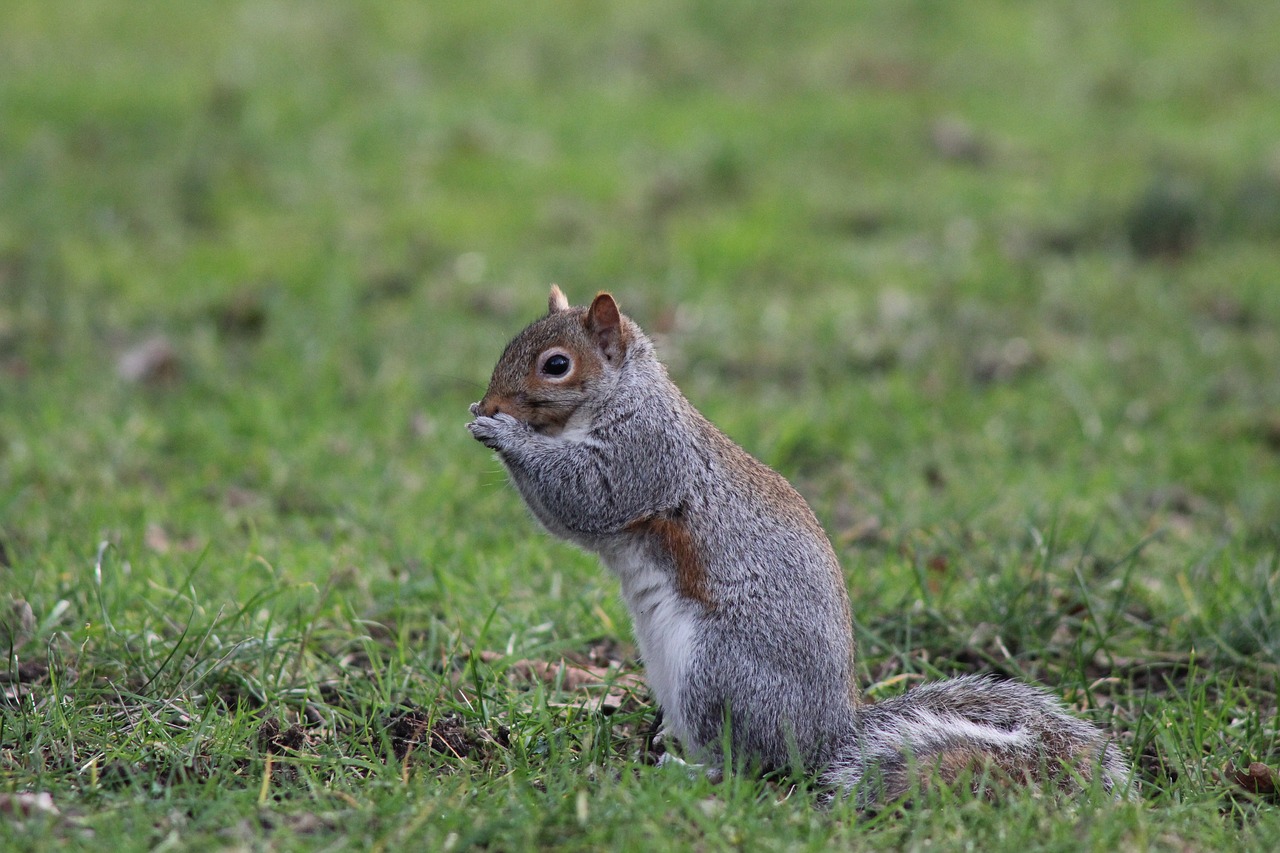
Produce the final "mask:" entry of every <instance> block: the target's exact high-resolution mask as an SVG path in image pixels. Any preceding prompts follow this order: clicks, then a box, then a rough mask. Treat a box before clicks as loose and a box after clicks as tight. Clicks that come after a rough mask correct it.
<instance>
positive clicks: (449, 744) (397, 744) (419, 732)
mask: <svg viewBox="0 0 1280 853" xmlns="http://www.w3.org/2000/svg"><path fill="white" fill-rule="evenodd" d="M380 724H381V725H382V727H383V729H384V731H385V732H386V735H387V739H388V740H389V741H391V748H392V749H393V750H395V754H396V758H397V759H399V760H401V761H403V760H404V759H405V758H406V757H407V756H408V755H410V753H413V752H415V751H419V752H420V751H421V750H422V748H423V747H425V748H426V749H427V750H429V751H431V752H437V753H441V754H443V755H451V756H453V757H454V758H473V759H482V758H485V757H487V756H489V755H490V754H492V752H493V749H494V747H495V746H501V747H505V746H507V745H508V743H507V730H506V729H499V730H498V735H497V736H496V737H495V736H494V735H493V734H491V733H490V732H489V731H488V730H486V729H484V728H481V727H479V726H474V727H473V726H468V725H467V724H466V721H465V720H464V719H463V718H462V716H461V715H460V714H445V715H444V716H442V717H437V716H433V715H432V714H431V713H430V712H428V711H424V710H422V709H421V708H414V707H401V708H400V709H399V710H397V711H396V712H395V713H392V714H389V715H388V716H386V717H384V718H383V719H382V720H381V721H380Z"/></svg>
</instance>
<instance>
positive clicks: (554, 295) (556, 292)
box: [547, 284, 569, 314]
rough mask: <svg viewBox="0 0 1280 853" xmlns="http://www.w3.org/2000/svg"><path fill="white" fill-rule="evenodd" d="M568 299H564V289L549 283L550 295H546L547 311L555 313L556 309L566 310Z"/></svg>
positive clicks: (567, 308)
mask: <svg viewBox="0 0 1280 853" xmlns="http://www.w3.org/2000/svg"><path fill="white" fill-rule="evenodd" d="M568 310H569V300H568V299H565V297H564V291H562V290H561V289H560V285H558V284H553V285H551V295H550V296H549V297H547V313H548V314H555V313H556V312H558V311H568Z"/></svg>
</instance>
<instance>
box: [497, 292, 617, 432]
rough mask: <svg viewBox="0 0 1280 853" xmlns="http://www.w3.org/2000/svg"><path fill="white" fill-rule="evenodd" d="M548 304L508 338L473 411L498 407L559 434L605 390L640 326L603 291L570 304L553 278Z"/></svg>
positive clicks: (528, 422)
mask: <svg viewBox="0 0 1280 853" xmlns="http://www.w3.org/2000/svg"><path fill="white" fill-rule="evenodd" d="M547 309H548V310H547V315H546V316H545V317H543V318H542V319H540V320H537V321H535V322H534V323H532V324H531V325H529V326H528V327H527V328H526V329H525V330H524V331H523V332H521V333H520V334H518V335H516V337H515V339H514V340H512V341H511V343H509V344H507V348H506V349H505V350H504V351H503V353H502V357H501V358H500V359H498V366H497V367H495V368H494V370H493V377H492V378H491V379H490V380H489V388H488V390H486V391H485V394H484V397H483V398H481V400H480V402H479V403H477V404H476V408H475V410H474V411H475V412H476V413H477V414H480V415H484V416H487V417H493V416H494V415H496V414H498V413H499V412H501V413H504V414H508V415H511V416H512V417H514V418H515V419H516V420H519V421H523V422H525V423H527V424H529V425H530V426H532V427H533V428H534V429H536V430H538V431H539V432H544V433H548V434H552V435H558V434H559V433H560V432H561V431H562V430H563V429H564V428H565V426H566V425H567V424H568V422H569V419H570V418H571V417H573V415H574V413H575V412H577V411H578V409H579V408H581V407H582V406H583V405H584V404H586V403H588V402H589V401H591V400H593V399H596V398H598V397H599V396H600V394H601V393H602V392H603V391H606V390H607V388H608V386H609V385H610V384H611V383H612V380H613V379H614V378H616V376H617V374H618V371H619V370H620V369H621V366H622V363H623V360H624V359H625V357H626V355H627V351H628V348H629V347H630V346H631V345H632V343H633V342H634V341H635V340H636V339H637V338H638V337H640V336H641V332H640V330H639V329H638V328H637V327H636V326H635V324H634V323H632V322H631V321H630V320H629V319H627V318H626V317H624V316H622V314H621V312H619V311H618V303H617V302H615V301H614V299H613V297H612V296H610V295H609V294H608V293H600V294H599V295H598V296H596V298H595V299H594V300H593V301H592V303H591V305H590V307H587V308H582V307H573V306H571V305H569V301H568V300H567V299H565V296H564V294H563V293H562V292H561V291H560V288H559V287H557V286H556V285H554V284H553V285H551V296H550V297H549V298H548V300H547Z"/></svg>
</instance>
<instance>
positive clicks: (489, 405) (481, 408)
mask: <svg viewBox="0 0 1280 853" xmlns="http://www.w3.org/2000/svg"><path fill="white" fill-rule="evenodd" d="M500 411H501V409H499V408H498V404H497V403H496V402H494V401H493V400H490V399H489V398H488V397H485V398H484V399H483V400H481V401H480V402H479V403H476V404H475V405H474V406H472V413H473V414H476V415H479V416H480V417H485V418H491V417H493V416H494V415H496V414H498V412H500Z"/></svg>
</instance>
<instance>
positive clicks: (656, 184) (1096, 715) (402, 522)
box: [0, 0, 1280, 853]
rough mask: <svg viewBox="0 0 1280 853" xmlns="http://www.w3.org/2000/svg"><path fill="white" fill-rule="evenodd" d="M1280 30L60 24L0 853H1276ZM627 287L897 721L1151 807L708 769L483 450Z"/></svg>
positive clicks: (184, 20) (40, 99)
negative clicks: (973, 707)
mask: <svg viewBox="0 0 1280 853" xmlns="http://www.w3.org/2000/svg"><path fill="white" fill-rule="evenodd" d="M1277 44H1280V5H1277V4H1275V3H1273V2H1242V1H1240V2H1232V0H1201V2H1154V0H1136V2H1131V3H1125V4H1115V3H1103V2H1097V1H1096V0H1083V2H1079V3H1075V4H1054V3H1034V2H1033V3H1015V2H1006V1H1002V0H969V2H966V3H962V4H961V3H956V4H947V3H937V2H925V0H915V2H899V3H878V4H871V3H848V2H835V0H793V2H783V3H776V4H771V5H767V6H760V7H756V8H750V9H748V8H747V7H746V6H744V5H743V4H737V3H728V2H724V0H690V1H689V2H675V0H654V1H653V2H649V3H643V4H641V3H626V2H614V0H608V2H598V3H583V2H571V0H551V1H550V2H543V3H535V4H530V5H528V6H523V5H517V4H508V3H498V2H491V0H471V2H439V3H426V2H416V3H410V2H402V0H385V2H350V3H332V2H298V0H294V2H283V1H281V2H277V0H258V2H252V3H209V2H196V0H172V2H169V3H165V4H158V3H118V2H106V0H38V2H37V1H36V0H10V2H8V3H6V4H5V10H4V12H3V26H0V581H2V584H0V648H3V649H4V650H5V651H6V652H7V654H8V662H7V665H6V666H5V667H3V668H0V817H2V818H3V820H0V847H4V848H6V849H54V848H57V849H62V848H63V847H65V846H70V847H72V848H97V849H123V850H128V849H155V848H164V849H174V848H177V849H187V848H193V849H217V848H223V847H227V848H243V849H264V848H265V849H312V848H323V849H365V848H373V849H390V850H396V849H459V850H460V849H465V848H468V847H487V848H490V849H496V850H516V849H529V848H533V847H550V848H558V849H599V848H602V847H618V848H624V849H638V848H645V849H666V848H677V849H679V848H687V847H693V848H697V849H721V848H729V847H748V848H751V849H797V848H800V849H825V848H828V847H831V846H834V845H837V844H839V845H842V846H846V847H866V848H875V849H902V848H909V849H923V848H941V849H953V848H955V849H961V848H971V849H979V850H1018V851H1020V853H1022V851H1031V850H1076V849H1100V850H1114V849H1161V850H1164V849H1167V850H1215V849H1274V848H1276V847H1278V846H1280V794H1278V793H1277V785H1278V784H1280V778H1278V776H1277V774H1278V773H1280V740H1278V739H1280V711H1278V709H1277V706H1278V702H1280V109H1277V108H1276V92H1277V91H1280V52H1277V50H1276V45H1277ZM553 281H554V282H558V283H559V284H560V285H561V287H563V288H564V290H565V292H566V293H567V294H568V295H569V297H570V299H571V300H573V301H574V302H576V303H582V302H585V301H586V300H588V299H589V298H590V297H591V296H592V295H594V294H595V292H596V291H597V290H600V289H609V290H610V291H612V292H613V293H614V294H615V295H616V297H617V299H618V301H619V303H620V304H621V306H622V308H623V310H624V311H626V312H627V313H629V314H630V315H631V316H632V317H633V318H635V319H636V320H637V321H638V322H639V323H640V324H641V325H642V326H644V327H645V328H646V329H647V330H648V331H650V332H651V333H652V334H653V335H654V337H655V338H656V340H657V341H658V345H659V348H660V352H661V354H662V357H663V359H664V361H666V363H667V364H668V365H669V367H670V370H671V373H672V375H673V377H674V378H675V379H676V381H677V382H678V383H679V384H680V386H681V387H682V388H683V390H684V391H685V393H686V395H687V396H688V397H689V398H690V399H691V400H692V401H693V402H694V403H695V405H697V406H698V407H699V408H700V409H701V410H702V411H703V412H704V413H705V414H706V415H707V416H708V417H709V418H710V419H711V420H712V421H714V422H715V423H717V424H718V425H720V426H721V427H722V428H723V429H724V430H725V431H726V432H727V433H729V434H730V435H731V436H732V437H733V438H735V439H736V440H737V441H738V442H739V443H741V444H742V445H743V446H745V447H746V448H747V449H748V450H749V451H751V452H752V453H754V454H755V455H756V456H758V457H760V458H761V459H762V460H764V461H765V462H767V463H768V464H770V465H772V466H773V467H775V468H777V469H778V470H779V471H781V472H782V473H783V474H785V475H786V476H787V477H788V478H790V479H791V480H792V481H793V482H794V483H795V484H796V485H797V487H798V488H799V489H800V490H801V491H802V492H803V494H804V495H805V496H806V497H807V498H808V499H809V501H810V503H811V504H812V505H813V507H814V510H815V511H816V512H817V514H818V516H819V518H820V519H821V520H822V521H823V523H824V524H825V526H826V527H827V529H828V531H829V532H830V533H831V536H832V539H833V541H834V542H835V544H836V547H837V551H838V553H839V555H840V558H841V560H842V563H843V565H844V567H845V571H846V576H847V579H848V584H849V589H850V593H851V596H852V599H853V604H854V616H855V623H856V624H855V632H856V634H857V637H858V640H859V643H860V649H861V655H862V656H861V660H860V670H861V675H862V681H863V683H864V685H866V686H867V687H868V688H869V696H870V698H872V699H876V698H883V697H885V696H890V695H893V694H895V693H897V692H900V691H901V690H903V689H905V688H907V687H909V686H911V685H913V684H916V683H918V682H919V681H921V680H923V679H926V678H936V677H942V676H945V675H949V674H957V673H965V672H991V673H995V674H998V675H1004V676H1010V677H1017V678H1022V679H1030V680H1035V681H1039V682H1041V683H1043V684H1045V685H1046V686H1048V687H1050V688H1051V689H1052V690H1053V691H1055V692H1057V693H1059V694H1060V695H1062V696H1063V697H1064V698H1065V699H1066V700H1067V701H1068V703H1069V704H1070V705H1071V706H1072V707H1073V708H1075V709H1076V710H1077V711H1079V712H1080V713H1082V714H1084V715H1086V716H1088V717H1090V718H1091V719H1094V720H1096V721H1097V722H1099V723H1100V724H1102V725H1104V726H1106V727H1108V728H1109V729H1110V730H1112V731H1114V732H1115V734H1116V737H1117V739H1118V740H1119V742H1120V743H1122V744H1123V745H1124V747H1125V748H1126V749H1127V750H1128V751H1129V752H1130V753H1131V755H1132V756H1133V758H1134V761H1135V764H1136V766H1137V768H1138V778H1139V782H1140V784H1141V797H1140V799H1139V801H1138V802H1136V803H1134V804H1131V805H1128V804H1126V805H1116V804H1113V803H1110V802H1106V801H1105V800H1104V799H1103V798H1101V797H1091V798H1085V799H1084V800H1082V801H1079V802H1075V803H1067V802H1062V801H1059V800H1058V799H1057V798H1055V797H1053V796H1049V795H1048V794H1046V793H1045V792H1040V791H1030V792H1023V793H1021V794H1009V795H1007V796H1003V797H1000V798H999V799H998V800H996V801H994V802H992V801H989V800H987V799H985V798H981V797H974V796H971V795H967V794H966V793H965V792H964V791H961V790H946V789H942V790H935V791H931V792H928V793H926V794H924V795H922V796H921V797H919V798H918V799H917V801H916V802H914V803H913V804H912V805H911V806H910V807H908V808H895V809H886V810H882V811H880V812H879V813H876V814H862V815H860V814H858V813H857V812H856V811H855V810H854V809H853V808H852V806H851V805H847V804H837V805H835V806H832V807H830V808H822V807H819V806H818V805H817V803H818V801H819V799H820V792H816V791H813V790H812V789H810V788H809V787H808V786H806V785H805V784H804V781H803V780H788V779H767V780H759V779H753V778H748V777H743V776H731V777H730V778H729V779H727V780H726V781H724V782H723V783H721V784H718V785H717V784H712V783H711V782H710V781H708V780H707V779H705V778H701V777H692V778H691V777H690V776H689V775H688V774H686V773H684V772H682V771H681V770H679V769H675V768H672V767H659V766H656V762H655V760H654V758H655V754H656V752H657V751H658V750H659V749H660V748H661V747H659V746H655V745H654V744H653V742H652V734H653V729H654V723H655V714H656V710H657V709H656V708H655V707H654V706H653V703H652V701H651V699H650V698H649V696H648V694H647V692H646V690H645V688H644V686H643V681H642V676H643V669H642V666H641V665H640V662H639V661H638V660H637V658H636V651H635V647H634V645H633V644H632V641H631V636H630V627H629V623H628V618H627V615H626V612H625V609H624V608H623V606H622V604H621V602H620V600H619V597H618V590H617V585H616V582H615V581H614V580H612V579H611V578H610V577H608V576H607V575H606V574H605V572H604V571H603V570H602V569H601V568H600V567H599V566H598V565H597V563H596V561H595V560H594V559H593V558H591V557H589V556H588V555H585V554H583V553H579V552H577V551H575V550H573V549H571V548H569V547H568V546H566V545H564V544H561V543H558V542H556V541H553V540H552V539H551V538H550V537H548V536H547V535H546V534H544V533H542V532H541V531H539V530H538V529H536V527H535V525H534V523H533V522H532V521H531V520H530V518H529V517H528V515H527V513H526V512H525V510H524V509H523V507H522V506H521V504H520V501H519V498H518V496H517V495H516V493H515V492H514V490H513V489H512V488H510V486H509V485H507V483H506V482H505V477H504V475H503V473H502V470H501V467H500V465H499V464H498V462H497V461H496V459H495V458H493V456H492V455H491V454H489V453H488V452H487V451H485V450H484V448H482V447H481V446H480V445H478V444H476V443H475V442H474V441H472V440H471V438H470V437H469V436H468V434H467V432H466V430H465V429H464V428H463V425H464V423H465V422H466V421H467V419H468V415H467V409H466V407H467V404H468V403H469V402H471V401H473V400H476V399H478V398H479V396H480V395H481V393H482V391H483V388H484V385H485V383H486V381H487V378H488V374H489V371H490V369H491V368H492V366H493V364H494V362H495V361H496V359H497V357H498V355H499V354H500V352H501V351H502V347H503V346H504V344H505V343H506V341H507V340H508V339H509V338H510V337H511V336H512V335H514V334H515V333H516V332H517V331H518V330H519V329H520V328H522V327H523V326H524V324H526V323H527V322H529V321H530V320H532V319H533V318H535V317H536V316H538V314H539V313H540V312H541V311H543V310H545V300H546V293H547V287H548V284H549V283H551V282H553Z"/></svg>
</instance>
